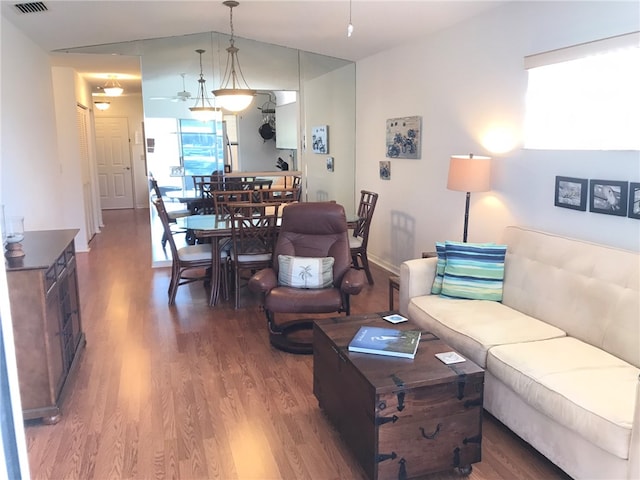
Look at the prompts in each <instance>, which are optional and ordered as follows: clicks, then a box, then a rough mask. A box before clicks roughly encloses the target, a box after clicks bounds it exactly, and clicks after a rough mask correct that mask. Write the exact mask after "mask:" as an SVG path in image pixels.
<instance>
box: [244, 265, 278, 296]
mask: <svg viewBox="0 0 640 480" xmlns="http://www.w3.org/2000/svg"><path fill="white" fill-rule="evenodd" d="M277 286H278V277H277V276H276V272H275V271H274V270H273V268H264V269H262V270H259V271H257V272H256V273H255V274H253V275H252V276H251V278H250V279H249V289H250V290H251V291H252V292H254V293H268V292H270V291H271V290H272V289H273V288H275V287H277Z"/></svg>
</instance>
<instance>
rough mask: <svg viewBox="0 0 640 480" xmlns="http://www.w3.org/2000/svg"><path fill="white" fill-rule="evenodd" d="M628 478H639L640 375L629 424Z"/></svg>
mask: <svg viewBox="0 0 640 480" xmlns="http://www.w3.org/2000/svg"><path fill="white" fill-rule="evenodd" d="M628 478H630V479H632V478H640V377H638V383H637V385H636V408H635V410H634V411H633V423H632V424H631V443H630V445H629V475H628Z"/></svg>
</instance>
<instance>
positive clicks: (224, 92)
mask: <svg viewBox="0 0 640 480" xmlns="http://www.w3.org/2000/svg"><path fill="white" fill-rule="evenodd" d="M222 4H223V5H225V6H227V7H229V24H230V26H231V38H230V39H229V46H228V47H227V52H228V56H227V68H226V70H225V73H224V77H223V79H222V83H221V84H220V88H219V89H218V90H213V91H212V92H211V93H213V94H214V95H215V97H216V101H217V103H218V105H220V106H221V107H222V108H224V109H225V110H228V111H230V112H241V111H242V110H244V109H245V108H247V107H248V106H249V105H251V102H252V101H253V97H255V95H256V91H255V90H251V89H250V88H249V85H248V84H247V81H246V80H245V79H244V75H242V70H241V69H240V62H239V61H238V47H236V46H235V39H234V34H233V8H234V7H237V6H238V5H239V3H238V2H236V1H235V0H226V1H224V2H222ZM236 67H237V69H238V71H237V72H236Z"/></svg>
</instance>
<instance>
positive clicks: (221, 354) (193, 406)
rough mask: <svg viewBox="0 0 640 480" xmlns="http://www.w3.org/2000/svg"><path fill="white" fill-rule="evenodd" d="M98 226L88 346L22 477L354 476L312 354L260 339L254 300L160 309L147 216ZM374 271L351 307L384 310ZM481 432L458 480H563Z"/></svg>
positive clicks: (193, 291) (83, 278)
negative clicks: (474, 459)
mask: <svg viewBox="0 0 640 480" xmlns="http://www.w3.org/2000/svg"><path fill="white" fill-rule="evenodd" d="M104 222H105V227H104V230H103V232H102V233H100V234H99V235H97V236H96V237H95V238H94V239H93V240H92V242H91V245H90V246H91V252H90V253H79V254H78V273H79V281H80V282H79V283H80V296H81V304H82V321H83V328H84V330H85V332H86V337H87V347H86V350H85V351H84V353H83V358H82V359H81V364H80V368H79V370H78V374H77V376H76V378H75V381H74V383H73V386H72V388H71V390H70V394H69V395H68V397H67V398H66V399H65V402H64V405H63V416H62V420H61V421H60V422H59V423H58V424H56V425H42V424H41V423H39V422H38V421H30V422H28V423H27V424H26V427H25V430H26V438H27V447H28V452H29V463H30V469H31V475H32V478H34V479H83V480H85V479H86V480H89V479H100V480H101V479H111V478H113V479H224V480H226V479H229V480H231V479H265V480H266V479H314V480H315V479H321V480H324V479H327V480H329V479H336V480H337V479H364V478H365V477H364V474H363V472H362V470H361V469H360V468H359V467H358V465H357V464H356V463H355V461H354V458H353V457H352V456H351V454H350V453H349V451H348V449H347V448H346V446H345V445H344V444H343V443H342V440H341V439H340V437H339V436H338V434H337V433H336V431H335V430H334V429H333V428H332V427H331V425H330V424H329V423H328V421H327V420H326V418H325V417H324V415H323V413H322V411H321V410H320V409H319V408H318V403H317V401H316V398H315V397H314V395H313V392H312V367H313V357H312V356H296V355H290V354H286V353H283V352H280V351H278V350H275V349H273V348H271V347H270V345H269V341H268V336H267V329H266V321H265V319H264V315H263V313H262V312H261V311H260V309H259V306H258V300H257V299H256V298H253V297H252V296H251V295H250V294H243V297H242V305H243V308H241V309H239V310H235V309H234V308H233V302H232V301H227V302H223V303H222V304H221V305H219V306H216V307H215V308H210V307H209V306H208V305H207V298H208V297H207V292H206V291H205V289H204V288H203V286H202V284H191V285H188V286H183V287H180V288H179V289H178V296H177V299H176V305H175V306H174V307H172V308H169V307H168V306H167V287H168V282H169V269H167V268H162V269H158V268H156V269H152V268H151V266H150V265H151V245H150V233H149V232H150V227H149V211H148V210H111V211H105V212H104ZM373 273H374V277H375V280H376V284H375V286H373V287H367V288H366V291H365V292H363V293H362V294H361V295H359V296H357V297H354V298H353V304H352V310H353V313H364V312H371V311H384V310H386V309H387V302H388V295H387V292H388V291H387V285H388V283H387V278H388V275H389V273H388V272H386V271H384V270H382V269H380V268H377V267H374V272H373ZM396 302H397V299H396ZM396 305H397V303H396ZM483 433H484V439H483V449H482V450H483V451H482V456H483V457H482V458H483V461H482V462H481V463H478V464H475V465H474V467H473V472H472V473H471V475H470V477H469V478H470V479H471V480H486V479H509V480H513V479H523V480H525V479H526V480H533V479H567V478H568V477H567V476H566V475H564V474H563V473H562V472H561V471H559V470H558V469H557V468H556V467H554V466H553V465H552V464H550V463H549V462H548V461H546V460H545V459H544V458H543V457H541V456H540V455H539V454H537V452H535V451H534V450H533V449H531V448H530V447H529V446H527V445H526V444H525V443H524V442H522V441H520V440H519V439H518V438H517V437H515V436H514V435H513V434H511V432H510V431H509V430H508V429H506V428H505V427H504V426H502V425H501V424H500V423H499V422H498V421H496V420H495V419H493V418H492V417H491V416H490V415H488V414H486V415H485V419H484V424H483ZM453 478H458V477H456V476H455V475H454V474H450V473H444V474H438V475H432V476H429V477H428V479H429V480H447V479H453Z"/></svg>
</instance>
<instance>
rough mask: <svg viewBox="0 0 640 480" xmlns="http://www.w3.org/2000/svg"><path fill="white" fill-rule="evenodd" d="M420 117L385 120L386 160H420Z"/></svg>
mask: <svg viewBox="0 0 640 480" xmlns="http://www.w3.org/2000/svg"><path fill="white" fill-rule="evenodd" d="M421 135H422V117H402V118H390V119H388V120H387V130H386V145H387V154H386V156H387V157H388V158H412V159H418V158H420V136H421Z"/></svg>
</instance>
